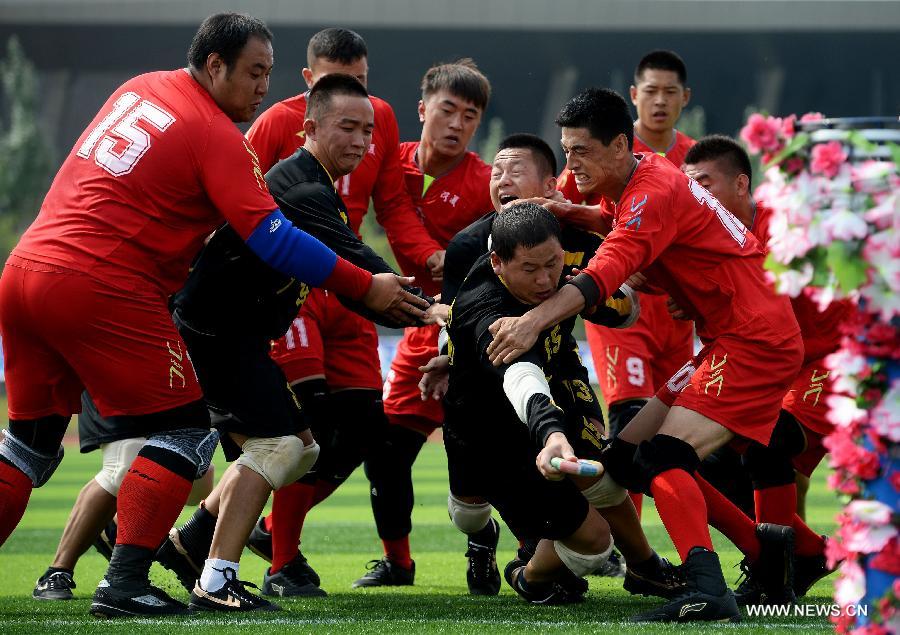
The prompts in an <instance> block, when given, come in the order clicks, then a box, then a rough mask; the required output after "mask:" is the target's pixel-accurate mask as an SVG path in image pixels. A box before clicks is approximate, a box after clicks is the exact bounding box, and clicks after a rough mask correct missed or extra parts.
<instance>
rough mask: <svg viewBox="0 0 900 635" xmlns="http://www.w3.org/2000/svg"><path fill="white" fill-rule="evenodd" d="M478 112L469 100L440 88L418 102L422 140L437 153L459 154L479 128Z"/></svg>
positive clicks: (479, 114) (479, 110)
mask: <svg viewBox="0 0 900 635" xmlns="http://www.w3.org/2000/svg"><path fill="white" fill-rule="evenodd" d="M481 114H482V112H481V108H478V107H477V106H475V104H473V103H472V102H470V101H467V100H465V99H463V98H462V97H457V96H456V95H454V94H452V93H450V92H449V91H447V90H439V91H438V92H436V93H434V94H433V95H430V96H429V97H428V99H427V100H425V101H420V102H419V121H421V122H422V139H423V140H424V141H425V142H426V143H427V144H428V145H430V146H431V147H432V148H433V149H434V150H436V151H437V152H438V153H440V154H443V155H446V156H459V155H461V154H463V153H464V152H465V151H466V148H467V147H468V145H469V141H471V140H472V135H474V134H475V131H476V130H477V129H478V124H479V123H481Z"/></svg>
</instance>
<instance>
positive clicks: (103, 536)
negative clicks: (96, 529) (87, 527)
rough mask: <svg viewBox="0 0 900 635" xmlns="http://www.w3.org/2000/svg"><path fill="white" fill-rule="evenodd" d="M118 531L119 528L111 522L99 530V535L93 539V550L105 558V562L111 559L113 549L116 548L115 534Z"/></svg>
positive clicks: (114, 522) (113, 521)
mask: <svg viewBox="0 0 900 635" xmlns="http://www.w3.org/2000/svg"><path fill="white" fill-rule="evenodd" d="M118 530H119V526H118V525H117V524H116V521H115V520H111V521H109V522H108V523H107V524H106V527H104V528H103V529H101V530H100V534H99V535H98V536H97V537H96V538H95V539H94V542H93V545H94V549H96V550H97V551H98V552H99V553H100V555H101V556H103V557H104V558H106V560H107V561H109V559H110V558H112V552H113V547H115V546H116V533H118Z"/></svg>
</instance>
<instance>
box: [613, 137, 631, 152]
mask: <svg viewBox="0 0 900 635" xmlns="http://www.w3.org/2000/svg"><path fill="white" fill-rule="evenodd" d="M612 142H613V143H614V144H615V145H616V147H615V150H616V156H617V157H622V156H625V155H628V154H631V151H630V150H629V149H628V137H626V136H625V133H624V132H623V133H621V134H619V136H617V137H616V138H615V139H613V141H612Z"/></svg>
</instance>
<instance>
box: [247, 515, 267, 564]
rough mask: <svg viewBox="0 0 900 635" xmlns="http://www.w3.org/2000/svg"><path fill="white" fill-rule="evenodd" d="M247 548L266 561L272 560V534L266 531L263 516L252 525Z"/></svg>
mask: <svg viewBox="0 0 900 635" xmlns="http://www.w3.org/2000/svg"><path fill="white" fill-rule="evenodd" d="M247 548H248V549H249V550H250V551H252V552H253V553H255V554H256V555H257V556H259V557H260V558H262V559H263V560H265V561H266V562H269V563H271V562H272V534H271V533H269V532H268V531H266V519H265V518H260V519H259V520H258V521H257V522H256V524H255V525H254V526H253V531H251V532H250V537H249V538H247Z"/></svg>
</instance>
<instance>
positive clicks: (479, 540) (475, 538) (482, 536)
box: [469, 518, 500, 549]
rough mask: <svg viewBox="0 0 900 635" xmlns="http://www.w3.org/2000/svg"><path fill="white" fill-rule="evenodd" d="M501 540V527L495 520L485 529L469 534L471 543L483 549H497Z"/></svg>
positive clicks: (490, 521) (489, 522) (491, 520)
mask: <svg viewBox="0 0 900 635" xmlns="http://www.w3.org/2000/svg"><path fill="white" fill-rule="evenodd" d="M499 539H500V525H499V523H497V521H496V520H494V519H493V518H491V519H490V520H488V524H487V525H485V526H484V527H483V528H481V529H479V530H478V531H476V532H475V533H474V534H469V542H470V543H475V544H476V545H481V546H482V547H491V548H492V549H496V548H497V541H498V540H499Z"/></svg>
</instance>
